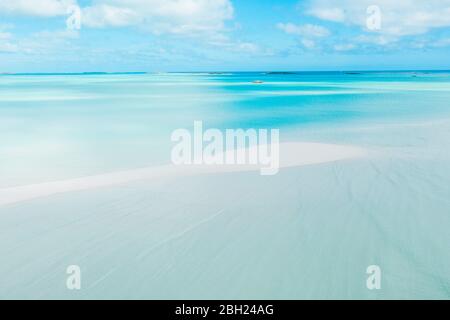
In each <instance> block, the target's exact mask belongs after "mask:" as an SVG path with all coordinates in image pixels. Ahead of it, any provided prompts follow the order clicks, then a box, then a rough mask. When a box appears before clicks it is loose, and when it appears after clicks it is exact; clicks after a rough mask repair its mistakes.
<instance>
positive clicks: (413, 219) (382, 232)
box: [0, 71, 450, 299]
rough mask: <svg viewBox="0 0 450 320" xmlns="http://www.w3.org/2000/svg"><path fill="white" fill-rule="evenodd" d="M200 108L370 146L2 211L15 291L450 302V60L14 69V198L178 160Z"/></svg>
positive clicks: (5, 84) (3, 90) (9, 176)
mask: <svg viewBox="0 0 450 320" xmlns="http://www.w3.org/2000/svg"><path fill="white" fill-rule="evenodd" d="M255 80H261V81H263V83H262V84H255V83H253V81H255ZM196 120H201V121H203V123H204V126H205V127H210V128H219V129H223V130H224V129H227V128H231V129H238V128H243V129H248V128H267V129H270V128H274V129H280V133H281V140H282V141H283V142H317V143H327V144H340V145H349V146H356V147H360V148H364V149H365V150H366V151H367V156H366V157H364V158H358V159H349V160H345V161H339V162H333V163H324V164H317V165H310V166H302V167H296V168H289V169H282V170H281V171H280V173H279V174H278V175H276V176H270V177H263V176H260V175H258V174H255V173H254V172H247V173H232V174H231V173H228V174H227V173H217V174H210V175H202V176H190V177H171V178H167V179H165V178H161V179H154V180H150V181H148V180H143V181H138V182H133V183H127V184H123V185H120V186H111V187H105V188H98V189H95V190H89V191H80V192H72V193H61V194H55V195H53V196H50V197H43V198H38V199H33V200H28V201H23V202H20V203H14V204H9V205H0V298H6V299H8V298H25V299H36V298H38V299H49V298H63V299H89V298H100V299H107V298H112V299H116V298H117V299H118V298H125V299H136V298H137V299H142V298H144V299H313V298H320V299H332V298H334V299H336V298H337V299H395V298H400V299H403V298H411V299H421V298H434V299H448V298H450V250H449V243H450V232H449V231H448V230H449V227H450V196H449V195H450V72H414V71H411V72H362V73H337V72H336V73H331V72H323V73H290V74H265V73H223V74H207V73H179V74H80V75H77V74H73V75H4V76H0V195H1V192H2V190H8V189H9V188H13V187H17V186H26V185H32V184H39V183H45V182H52V181H61V180H66V179H73V178H79V177H87V176H94V175H98V174H105V173H113V172H118V171H123V170H132V169H138V168H147V167H152V166H159V165H164V164H168V163H170V155H171V149H172V147H173V144H172V143H171V141H170V135H171V133H172V132H173V131H174V130H176V129H178V128H186V129H191V128H192V127H193V123H194V121H196ZM300 156H301V155H300ZM69 265H78V266H80V268H81V270H82V289H81V290H79V291H71V290H68V289H67V287H66V279H67V277H68V275H67V274H66V268H67V267H68V266H69ZM370 265H377V266H380V268H381V270H382V287H381V289H380V290H368V288H367V287H366V280H367V278H368V275H367V274H366V269H367V267H368V266H370Z"/></svg>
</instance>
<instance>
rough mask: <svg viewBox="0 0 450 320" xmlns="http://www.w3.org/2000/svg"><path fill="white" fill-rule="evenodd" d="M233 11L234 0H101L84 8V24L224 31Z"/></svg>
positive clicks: (193, 32)
mask: <svg viewBox="0 0 450 320" xmlns="http://www.w3.org/2000/svg"><path fill="white" fill-rule="evenodd" d="M233 13H234V9H233V6H232V4H231V1H230V0H98V1H96V2H95V5H93V6H90V7H86V8H83V25H86V26H89V27H107V26H115V27H119V26H139V27H141V28H144V29H146V30H148V31H150V32H153V33H155V34H161V33H171V34H183V35H189V34H190V35H196V34H205V33H217V32H221V31H223V30H224V29H225V23H226V21H227V20H230V19H232V18H233Z"/></svg>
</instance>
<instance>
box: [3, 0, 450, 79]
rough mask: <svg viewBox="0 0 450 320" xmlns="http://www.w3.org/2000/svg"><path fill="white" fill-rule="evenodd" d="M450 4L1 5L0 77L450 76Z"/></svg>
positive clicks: (96, 0)
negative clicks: (86, 74)
mask: <svg viewBox="0 0 450 320" xmlns="http://www.w3.org/2000/svg"><path fill="white" fill-rule="evenodd" d="M448 57H450V0H395V1H393V0H14V1H13V0H0V72H88V71H89V72H95V71H99V72H100V71H103V72H131V71H145V72H166V71H172V72H174V71H275V70H280V71H281V70H286V71H294V70H295V71H302V70H305V71H311V70H319V71H326V70H333V71H335V70H336V71H341V70H392V69H394V70H418V69H427V70H431V69H446V70H448V69H450V59H449V58H448Z"/></svg>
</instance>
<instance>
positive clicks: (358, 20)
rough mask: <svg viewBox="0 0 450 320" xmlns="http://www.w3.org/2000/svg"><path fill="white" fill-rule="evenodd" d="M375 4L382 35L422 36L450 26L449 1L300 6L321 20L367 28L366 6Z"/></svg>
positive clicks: (352, 0) (324, 0)
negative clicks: (379, 17)
mask: <svg viewBox="0 0 450 320" xmlns="http://www.w3.org/2000/svg"><path fill="white" fill-rule="evenodd" d="M372 5H377V6H378V7H379V8H380V9H381V20H382V24H381V29H380V30H378V31H377V32H378V33H380V34H384V35H390V36H398V37H401V36H407V35H419V34H425V33H427V32H428V31H430V30H431V29H434V28H442V27H448V26H450V0H377V1H374V0H340V1H339V2H338V1H335V0H308V1H307V3H306V4H302V6H301V7H302V8H303V10H305V12H306V13H307V14H310V15H312V16H315V17H317V18H319V19H322V20H327V21H333V22H340V23H345V24H348V25H358V26H360V27H362V28H364V29H365V28H366V22H367V18H368V14H367V8H368V7H369V6H372Z"/></svg>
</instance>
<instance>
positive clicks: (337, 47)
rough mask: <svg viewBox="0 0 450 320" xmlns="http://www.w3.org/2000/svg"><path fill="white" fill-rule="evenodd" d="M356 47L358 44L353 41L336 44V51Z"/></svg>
mask: <svg viewBox="0 0 450 320" xmlns="http://www.w3.org/2000/svg"><path fill="white" fill-rule="evenodd" d="M355 48H356V46H355V45H354V44H352V43H347V44H336V45H334V50H336V51H350V50H353V49H355Z"/></svg>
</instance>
